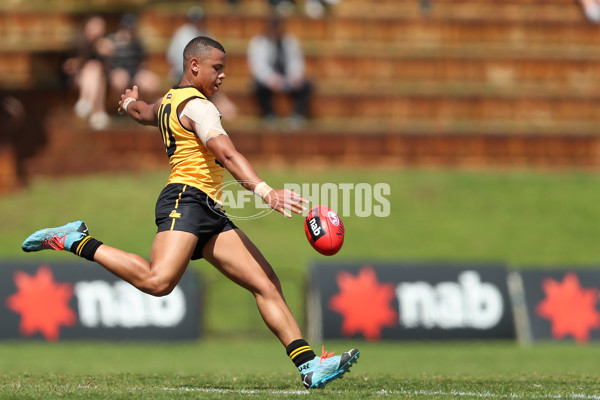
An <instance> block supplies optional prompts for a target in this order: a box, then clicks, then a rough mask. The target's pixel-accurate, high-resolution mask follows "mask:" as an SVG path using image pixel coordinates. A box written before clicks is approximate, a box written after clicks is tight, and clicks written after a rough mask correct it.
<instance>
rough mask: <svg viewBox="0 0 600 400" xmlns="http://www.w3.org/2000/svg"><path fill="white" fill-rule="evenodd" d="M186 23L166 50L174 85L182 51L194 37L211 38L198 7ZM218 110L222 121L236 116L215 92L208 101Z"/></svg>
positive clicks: (179, 73) (179, 72) (179, 74)
mask: <svg viewBox="0 0 600 400" xmlns="http://www.w3.org/2000/svg"><path fill="white" fill-rule="evenodd" d="M186 18H187V21H186V23H185V24H183V25H181V26H180V27H179V28H177V30H176V31H175V33H173V36H172V37H171V42H170V43H169V48H168V49H167V61H168V63H169V66H170V67H171V70H170V73H169V75H170V76H171V79H172V81H173V82H174V84H177V83H179V82H180V81H181V77H182V76H183V57H182V54H183V49H185V46H186V45H187V44H188V43H189V42H190V41H191V40H192V39H194V38H195V37H198V36H208V37H212V36H211V33H210V32H209V31H208V29H206V20H205V17H204V10H203V9H202V7H200V6H192V7H190V8H189V10H188V11H187V14H186ZM210 100H211V101H212V102H213V103H214V105H215V106H216V107H217V108H218V109H219V112H220V113H221V116H222V117H223V119H233V118H234V117H235V116H236V115H237V107H236V106H235V104H234V103H233V102H232V101H231V100H229V98H228V97H227V95H225V94H224V93H223V92H220V91H219V92H217V93H215V95H214V96H213V97H212V98H211V99H210Z"/></svg>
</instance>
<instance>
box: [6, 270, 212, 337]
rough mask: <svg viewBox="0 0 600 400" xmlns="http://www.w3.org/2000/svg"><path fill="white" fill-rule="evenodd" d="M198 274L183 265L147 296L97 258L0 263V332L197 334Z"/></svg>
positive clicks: (39, 334)
mask: <svg viewBox="0 0 600 400" xmlns="http://www.w3.org/2000/svg"><path fill="white" fill-rule="evenodd" d="M199 299H200V296H199V277H198V276H197V275H196V274H194V273H193V271H190V270H189V269H188V271H186V273H185V274H184V275H183V278H182V279H181V281H180V282H179V285H178V286H177V287H176V288H175V289H174V290H173V292H171V293H170V294H169V295H167V296H164V297H153V296H150V295H147V294H145V293H142V292H141V291H139V290H138V289H136V288H135V287H133V286H132V285H130V284H129V283H127V282H124V281H122V280H120V279H119V278H117V277H115V276H113V275H112V274H110V273H109V272H107V271H106V270H104V269H103V268H101V267H99V266H98V265H97V264H94V263H91V262H87V261H80V262H75V263H64V262H49V263H39V264H37V263H19V262H14V263H11V262H7V261H4V262H1V263H0V301H1V303H0V318H1V319H2V324H0V338H1V339H17V338H20V339H38V340H39V339H41V340H46V341H52V342H54V341H59V340H68V339H108V340H123V339H125V340H181V339H195V338H198V336H199V334H200V330H201V326H200V319H199V316H200V315H201V314H202V312H201V311H202V308H201V304H200V302H199Z"/></svg>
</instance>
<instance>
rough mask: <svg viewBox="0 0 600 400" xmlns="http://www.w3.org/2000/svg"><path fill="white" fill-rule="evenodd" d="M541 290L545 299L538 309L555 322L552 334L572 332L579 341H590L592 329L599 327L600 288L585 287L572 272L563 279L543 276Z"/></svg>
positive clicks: (560, 335) (561, 335)
mask: <svg viewBox="0 0 600 400" xmlns="http://www.w3.org/2000/svg"><path fill="white" fill-rule="evenodd" d="M542 289H543V290H544V293H545V294H546V298H545V299H544V300H543V301H541V302H540V303H538V305H537V307H536V309H535V311H536V313H537V314H538V315H539V316H540V317H542V318H545V319H548V320H550V322H551V323H552V337H554V338H555V339H562V338H564V337H565V336H566V335H571V336H572V337H573V338H574V339H575V340H576V341H577V342H586V341H587V340H589V338H590V330H591V329H593V328H599V327H600V313H599V312H598V311H597V310H596V303H597V302H598V289H583V288H582V287H581V285H580V284H579V279H578V278H577V275H576V274H574V273H572V272H571V273H568V274H566V275H565V277H564V279H563V281H562V282H557V281H555V280H553V279H550V278H547V279H544V281H543V282H542Z"/></svg>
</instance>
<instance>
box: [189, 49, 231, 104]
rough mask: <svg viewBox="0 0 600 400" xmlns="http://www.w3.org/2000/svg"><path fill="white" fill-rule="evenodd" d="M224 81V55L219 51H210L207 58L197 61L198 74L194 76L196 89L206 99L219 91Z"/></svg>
mask: <svg viewBox="0 0 600 400" xmlns="http://www.w3.org/2000/svg"><path fill="white" fill-rule="evenodd" d="M223 79H225V53H223V52H222V51H221V50H219V49H211V51H210V53H208V57H206V58H205V59H204V60H201V61H198V74H197V75H196V76H195V79H194V81H195V84H196V87H197V88H198V89H199V90H200V91H201V92H202V93H203V94H204V95H205V96H208V97H211V96H212V95H214V94H215V93H217V92H218V91H219V87H220V86H221V84H222V83H223Z"/></svg>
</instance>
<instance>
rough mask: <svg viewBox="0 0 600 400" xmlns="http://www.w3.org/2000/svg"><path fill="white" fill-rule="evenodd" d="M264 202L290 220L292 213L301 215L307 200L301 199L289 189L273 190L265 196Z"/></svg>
mask: <svg viewBox="0 0 600 400" xmlns="http://www.w3.org/2000/svg"><path fill="white" fill-rule="evenodd" d="M265 202H266V203H267V204H268V205H269V206H270V207H271V208H272V209H273V210H275V211H279V212H280V213H282V214H283V215H284V216H286V217H288V218H291V217H292V214H291V213H292V212H293V213H296V214H302V212H303V211H305V210H306V207H305V206H304V204H308V200H306V199H303V198H302V196H300V195H299V194H298V193H296V192H294V191H291V190H289V189H273V190H271V191H270V192H269V193H268V194H267V195H266V196H265Z"/></svg>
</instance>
